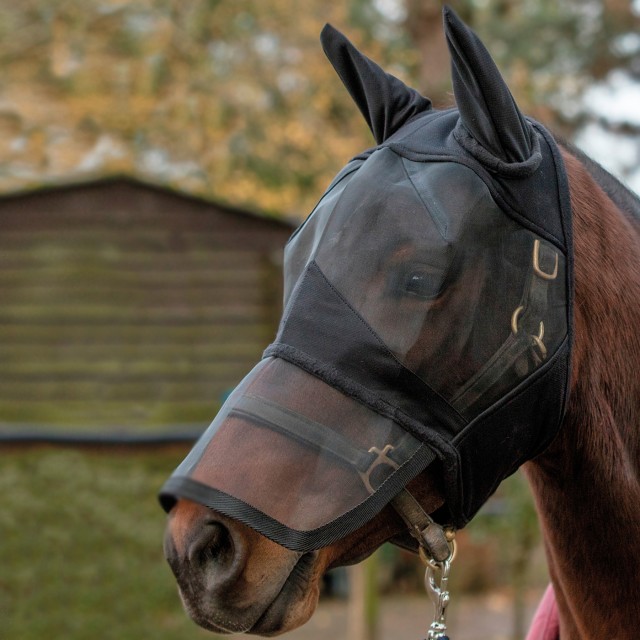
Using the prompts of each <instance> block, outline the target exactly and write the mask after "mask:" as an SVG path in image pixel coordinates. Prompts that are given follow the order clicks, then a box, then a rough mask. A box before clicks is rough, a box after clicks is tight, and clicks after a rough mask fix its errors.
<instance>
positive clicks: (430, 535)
mask: <svg viewBox="0 0 640 640" xmlns="http://www.w3.org/2000/svg"><path fill="white" fill-rule="evenodd" d="M231 413H232V414H235V415H238V416H239V417H243V416H244V417H249V418H251V419H252V420H254V421H257V422H259V423H262V424H263V425H264V426H266V427H268V428H269V429H273V430H274V431H277V432H280V433H282V434H284V435H287V436H288V437H290V438H292V439H294V440H297V441H298V442H300V443H301V444H304V445H307V446H310V447H314V448H319V449H322V450H323V451H325V452H327V453H329V454H331V455H332V456H333V457H334V458H336V459H338V460H340V461H342V462H343V463H345V464H347V465H349V466H352V467H355V469H356V470H357V471H358V474H359V475H360V478H361V479H362V482H363V483H364V485H365V487H366V488H367V490H368V491H370V492H371V493H373V491H374V488H373V487H372V477H371V476H372V473H373V471H374V470H375V469H376V468H377V467H378V466H379V465H384V466H387V467H390V468H391V469H397V468H398V467H399V465H398V463H396V462H395V461H394V460H393V458H392V457H391V456H393V454H394V452H397V451H398V450H399V449H401V448H402V444H404V443H401V444H400V445H399V447H396V448H395V449H394V447H392V446H391V445H387V446H386V447H384V449H383V450H382V451H380V450H378V449H377V448H376V447H371V449H369V451H363V450H360V449H358V448H357V447H354V446H353V445H352V444H351V443H350V442H349V441H348V440H346V439H345V438H344V437H342V436H341V435H340V434H339V433H337V432H333V433H330V432H329V430H328V429H327V428H326V427H324V426H323V425H320V424H318V423H316V422H314V421H313V420H310V419H309V418H307V417H305V416H303V415H301V414H299V413H297V412H295V411H292V410H291V409H284V408H283V407H281V406H279V405H278V404H276V403H274V402H271V401H269V400H267V399H265V398H260V397H258V396H251V395H245V396H243V397H242V398H240V399H239V400H238V402H237V403H236V405H235V406H234V408H233V409H232V411H231ZM405 446H406V445H405ZM401 459H402V458H401ZM391 504H392V505H393V507H394V508H395V510H396V511H397V512H398V514H399V515H400V516H401V517H402V519H403V520H404V522H405V523H406V525H407V527H408V528H409V533H410V534H411V535H412V536H413V537H414V538H415V540H416V541H417V543H418V546H419V548H420V550H421V551H422V553H424V554H425V555H426V557H427V558H428V559H431V560H433V561H435V562H444V561H445V560H447V558H450V557H451V548H450V541H451V537H450V535H449V537H448V536H447V532H446V531H445V529H443V527H441V526H440V525H439V524H436V523H435V522H434V520H433V519H432V518H431V516H429V514H428V513H426V511H424V509H423V508H422V507H421V506H420V504H419V503H418V501H417V500H416V499H415V498H414V497H413V496H412V495H411V494H410V493H409V492H408V491H407V490H406V489H403V490H402V491H401V492H400V493H399V494H398V495H397V496H396V497H395V498H394V499H393V500H392V501H391Z"/></svg>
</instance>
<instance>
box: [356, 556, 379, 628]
mask: <svg viewBox="0 0 640 640" xmlns="http://www.w3.org/2000/svg"><path fill="white" fill-rule="evenodd" d="M378 619H379V598H378V553H374V554H373V555H372V556H370V557H369V558H367V559H366V560H364V561H363V562H361V563H360V564H357V565H354V566H353V567H351V568H350V570H349V622H348V625H349V629H348V631H349V635H348V638H349V640H378V638H379V635H380V634H379V624H378Z"/></svg>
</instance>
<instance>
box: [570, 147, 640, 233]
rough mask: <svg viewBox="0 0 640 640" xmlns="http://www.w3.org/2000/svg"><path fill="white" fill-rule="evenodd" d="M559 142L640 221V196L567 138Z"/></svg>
mask: <svg viewBox="0 0 640 640" xmlns="http://www.w3.org/2000/svg"><path fill="white" fill-rule="evenodd" d="M559 142H560V144H561V145H562V146H563V147H564V148H565V149H566V150H567V151H568V152H569V153H570V154H571V155H572V156H574V157H575V158H576V159H578V160H579V161H580V162H581V163H582V164H583V165H584V167H585V168H586V169H587V171H588V172H589V174H590V175H591V177H592V178H593V179H594V180H595V181H596V182H597V183H598V185H599V186H600V188H601V189H602V190H603V191H604V192H605V193H606V194H607V195H608V196H609V198H610V199H611V201H612V202H613V203H614V204H615V205H616V206H617V207H618V209H620V211H622V212H624V213H626V214H627V215H628V216H629V217H631V218H632V220H633V222H634V223H636V224H638V223H640V197H638V196H637V195H636V194H635V193H634V192H633V191H631V190H630V189H629V188H628V187H626V186H625V185H624V184H623V183H622V182H620V180H618V179H617V178H616V177H614V176H612V175H611V174H610V173H609V172H608V171H607V170H606V169H605V168H604V167H602V166H601V165H600V164H598V163H597V162H596V161H595V160H593V159H591V158H590V157H589V156H588V155H587V154H586V153H584V152H583V151H581V150H580V149H578V148H577V147H576V146H574V145H572V144H571V143H569V142H567V141H566V140H559Z"/></svg>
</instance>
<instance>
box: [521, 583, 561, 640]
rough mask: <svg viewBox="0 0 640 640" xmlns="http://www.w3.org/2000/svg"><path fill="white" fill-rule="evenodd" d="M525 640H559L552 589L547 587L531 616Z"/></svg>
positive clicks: (558, 621)
mask: <svg viewBox="0 0 640 640" xmlns="http://www.w3.org/2000/svg"><path fill="white" fill-rule="evenodd" d="M526 640H560V620H559V618H558V607H557V605H556V596H555V594H554V593H553V587H552V586H551V585H549V586H548V587H547V590H546V591H545V592H544V596H543V597H542V600H541V601H540V604H539V605H538V609H537V611H536V613H535V615H534V616H533V621H532V622H531V627H530V629H529V633H528V635H527V639H526Z"/></svg>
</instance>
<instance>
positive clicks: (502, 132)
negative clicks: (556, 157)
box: [444, 7, 538, 168]
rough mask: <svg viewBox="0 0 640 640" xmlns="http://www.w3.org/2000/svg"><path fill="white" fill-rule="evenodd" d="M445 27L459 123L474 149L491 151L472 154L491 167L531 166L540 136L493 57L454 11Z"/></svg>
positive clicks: (446, 11)
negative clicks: (513, 94)
mask: <svg viewBox="0 0 640 640" xmlns="http://www.w3.org/2000/svg"><path fill="white" fill-rule="evenodd" d="M444 28H445V35H446V38H447V44H448V45H449V51H450V53H451V73H452V80H453V93H454V95H455V98H456V103H457V105H458V110H459V112H460V120H461V122H462V124H463V125H464V128H465V129H466V130H467V132H468V133H469V134H470V135H471V137H472V138H473V139H474V141H472V144H474V145H475V143H477V144H479V145H480V147H482V148H483V149H484V150H486V151H488V152H489V153H488V154H486V153H484V154H482V153H480V154H478V153H475V154H474V155H476V157H478V155H484V156H485V157H484V159H485V160H488V159H489V158H490V157H491V156H493V163H492V162H487V164H494V165H495V164H497V165H500V166H504V164H507V165H509V164H511V165H513V164H520V163H527V164H529V163H528V162H527V161H530V160H532V159H533V158H532V156H534V155H537V153H536V152H537V150H538V141H537V136H536V135H535V132H534V131H533V129H532V127H531V125H530V124H529V123H528V122H527V121H526V120H525V118H524V116H523V115H522V113H521V112H520V109H518V106H517V105H516V103H515V100H514V99H513V96H512V95H511V92H510V91H509V89H508V87H507V85H506V83H505V81H504V79H503V78H502V76H501V75H500V72H499V71H498V68H497V67H496V64H495V62H494V61H493V59H492V58H491V56H490V55H489V52H488V51H487V49H486V48H485V46H484V45H483V44H482V42H481V41H480V39H479V38H478V36H476V34H475V33H474V32H473V31H472V30H471V29H470V28H469V27H468V26H467V25H466V24H465V23H464V22H462V20H461V19H460V18H459V17H458V16H457V15H456V13H455V12H454V11H453V10H452V9H451V8H450V7H445V8H444ZM465 146H468V145H465ZM476 147H477V145H476ZM476 151H477V148H476ZM478 159H479V160H483V158H480V157H478ZM494 168H498V167H497V166H494Z"/></svg>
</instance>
